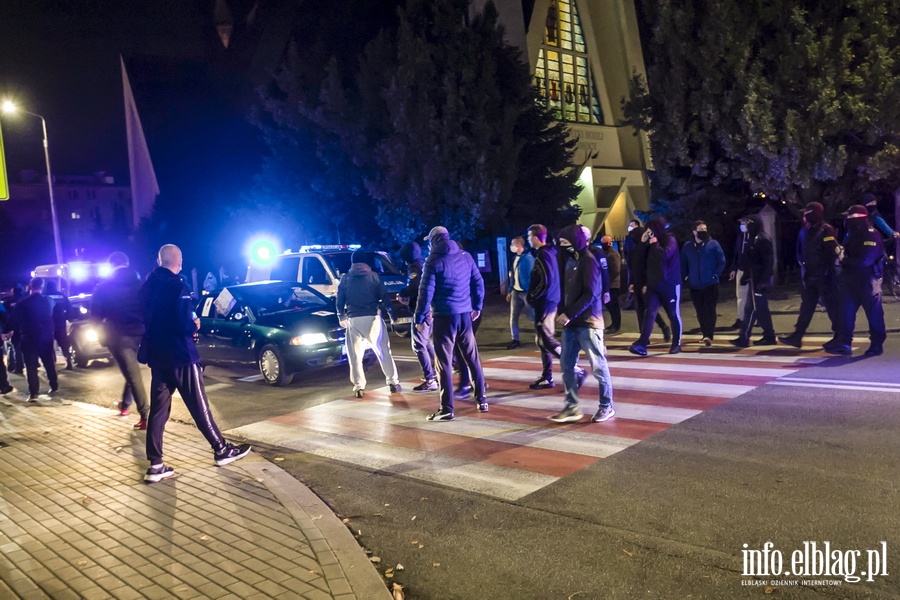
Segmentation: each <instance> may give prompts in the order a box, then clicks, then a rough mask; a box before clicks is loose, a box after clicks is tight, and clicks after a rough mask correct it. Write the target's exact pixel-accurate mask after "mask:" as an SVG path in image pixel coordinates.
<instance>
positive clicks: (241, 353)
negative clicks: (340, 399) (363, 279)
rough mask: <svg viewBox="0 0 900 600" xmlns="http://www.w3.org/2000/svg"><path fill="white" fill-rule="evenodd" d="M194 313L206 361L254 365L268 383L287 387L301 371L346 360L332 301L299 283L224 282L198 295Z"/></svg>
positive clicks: (200, 344) (341, 330) (203, 359)
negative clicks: (225, 284) (220, 286)
mask: <svg viewBox="0 0 900 600" xmlns="http://www.w3.org/2000/svg"><path fill="white" fill-rule="evenodd" d="M197 316H199V317H200V334H199V340H198V342H197V348H198V350H199V351H200V358H201V360H202V361H203V362H204V363H208V364H245V365H249V364H255V365H257V366H258V367H259V372H260V374H262V376H263V379H264V380H265V381H266V383H269V384H270V385H287V384H289V383H290V382H291V381H292V380H293V379H294V375H295V374H297V373H298V372H300V371H303V370H304V369H309V368H313V367H322V366H327V365H333V364H336V363H342V362H346V360H347V355H346V350H345V346H344V330H343V328H341V326H340V324H339V323H338V318H337V315H336V314H335V312H334V301H332V300H331V299H329V298H326V297H325V296H323V295H322V294H320V293H319V292H317V291H316V290H314V289H312V288H311V287H309V286H308V285H304V284H302V283H297V282H289V281H260V282H257V283H245V284H242V285H232V286H228V287H226V288H223V289H222V290H220V291H218V292H215V293H213V294H212V295H209V296H203V297H201V298H200V301H199V302H198V303H197Z"/></svg>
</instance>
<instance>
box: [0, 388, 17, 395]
mask: <svg viewBox="0 0 900 600" xmlns="http://www.w3.org/2000/svg"><path fill="white" fill-rule="evenodd" d="M15 391H16V388H14V387H13V386H9V387H7V388H4V389H2V390H0V396H8V395H9V394H12V393H13V392H15Z"/></svg>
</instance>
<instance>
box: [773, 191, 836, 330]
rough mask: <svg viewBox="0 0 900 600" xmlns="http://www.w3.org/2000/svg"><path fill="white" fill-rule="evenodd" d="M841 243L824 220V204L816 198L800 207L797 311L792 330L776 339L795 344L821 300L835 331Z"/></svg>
mask: <svg viewBox="0 0 900 600" xmlns="http://www.w3.org/2000/svg"><path fill="white" fill-rule="evenodd" d="M840 250H841V247H840V245H839V244H838V242H837V232H836V231H835V230H834V227H832V226H831V225H829V224H828V223H826V222H825V207H824V206H823V205H822V204H821V203H820V202H810V203H809V204H807V205H806V208H805V209H804V210H803V229H801V230H800V235H798V236H797V247H796V253H797V262H798V263H800V278H801V279H802V282H803V289H802V290H801V291H800V312H799V314H798V315H797V323H796V324H795V325H794V332H793V333H792V334H790V335H786V336H779V337H778V341H779V342H781V343H782V344H787V345H788V346H794V347H796V348H799V347H800V346H801V345H802V342H803V335H804V334H805V333H806V329H807V328H808V327H809V324H810V322H811V321H812V318H813V315H814V314H815V312H816V306H818V305H819V303H820V302H821V303H822V304H823V305H824V306H825V312H827V313H828V319H829V320H830V321H831V330H832V331H833V332H837V324H838V319H837V303H838V289H837V274H836V269H835V264H836V262H837V259H838V256H839V254H840Z"/></svg>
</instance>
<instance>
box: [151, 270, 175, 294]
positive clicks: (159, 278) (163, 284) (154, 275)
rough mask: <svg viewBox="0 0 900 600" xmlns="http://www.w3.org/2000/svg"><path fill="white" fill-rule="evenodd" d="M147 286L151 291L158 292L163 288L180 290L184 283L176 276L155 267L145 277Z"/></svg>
mask: <svg viewBox="0 0 900 600" xmlns="http://www.w3.org/2000/svg"><path fill="white" fill-rule="evenodd" d="M147 285H148V286H149V287H150V289H151V290H154V291H158V290H163V289H165V288H169V287H172V288H175V289H176V290H180V289H181V286H182V285H184V282H183V281H182V280H181V277H180V276H179V275H176V274H175V273H173V272H172V271H170V270H169V269H167V268H165V267H156V268H155V269H153V270H152V271H150V274H149V275H147Z"/></svg>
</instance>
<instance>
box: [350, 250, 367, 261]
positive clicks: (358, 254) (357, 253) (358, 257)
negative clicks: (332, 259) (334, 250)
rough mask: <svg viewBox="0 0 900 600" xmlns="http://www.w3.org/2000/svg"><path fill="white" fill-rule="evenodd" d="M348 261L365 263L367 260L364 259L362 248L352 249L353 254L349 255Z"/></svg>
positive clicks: (364, 254)
mask: <svg viewBox="0 0 900 600" xmlns="http://www.w3.org/2000/svg"><path fill="white" fill-rule="evenodd" d="M350 262H351V263H354V264H356V263H367V262H368V261H367V260H366V253H365V252H363V251H362V250H354V251H353V254H351V255H350Z"/></svg>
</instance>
